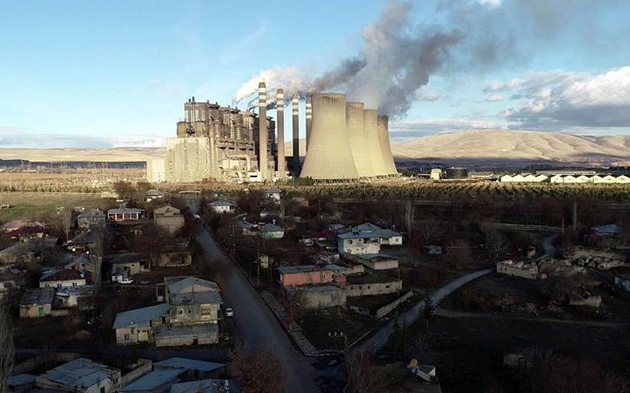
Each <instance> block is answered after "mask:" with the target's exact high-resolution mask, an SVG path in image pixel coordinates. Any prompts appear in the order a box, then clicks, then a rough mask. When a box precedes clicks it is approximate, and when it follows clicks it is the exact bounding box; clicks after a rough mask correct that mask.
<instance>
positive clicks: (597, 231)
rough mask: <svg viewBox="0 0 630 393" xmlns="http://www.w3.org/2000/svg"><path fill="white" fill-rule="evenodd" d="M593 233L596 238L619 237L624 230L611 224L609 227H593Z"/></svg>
mask: <svg viewBox="0 0 630 393" xmlns="http://www.w3.org/2000/svg"><path fill="white" fill-rule="evenodd" d="M591 232H592V233H593V234H594V235H596V236H600V237H601V236H618V235H619V234H620V233H622V232H623V228H621V227H620V226H619V225H617V224H609V225H600V226H597V227H592V228H591Z"/></svg>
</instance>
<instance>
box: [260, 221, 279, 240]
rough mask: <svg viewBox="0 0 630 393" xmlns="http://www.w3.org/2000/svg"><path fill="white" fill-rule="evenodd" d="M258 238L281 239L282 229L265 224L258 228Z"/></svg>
mask: <svg viewBox="0 0 630 393" xmlns="http://www.w3.org/2000/svg"><path fill="white" fill-rule="evenodd" d="M258 236H260V237H262V238H263V239H282V238H283V237H284V229H282V228H281V227H279V226H277V225H275V224H271V223H267V224H265V225H262V226H259V227H258Z"/></svg>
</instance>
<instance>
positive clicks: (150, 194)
mask: <svg viewBox="0 0 630 393" xmlns="http://www.w3.org/2000/svg"><path fill="white" fill-rule="evenodd" d="M165 197H166V193H165V192H164V191H160V190H156V189H154V188H152V189H150V190H148V191H147V198H146V201H147V202H151V201H158V200H162V199H164V198H165Z"/></svg>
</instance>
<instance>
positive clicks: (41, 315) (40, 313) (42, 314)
mask: <svg viewBox="0 0 630 393" xmlns="http://www.w3.org/2000/svg"><path fill="white" fill-rule="evenodd" d="M37 315H38V316H40V317H43V316H44V307H39V308H38V309H37Z"/></svg>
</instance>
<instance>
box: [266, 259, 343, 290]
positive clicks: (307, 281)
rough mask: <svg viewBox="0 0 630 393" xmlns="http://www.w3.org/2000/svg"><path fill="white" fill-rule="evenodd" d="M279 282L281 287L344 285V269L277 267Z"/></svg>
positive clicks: (330, 266) (330, 267) (335, 266)
mask: <svg viewBox="0 0 630 393" xmlns="http://www.w3.org/2000/svg"><path fill="white" fill-rule="evenodd" d="M277 270H278V272H279V273H280V278H279V282H280V285H282V286H283V287H295V286H303V285H320V284H332V283H335V284H341V285H343V284H345V283H346V275H345V273H344V270H345V269H344V268H342V267H341V266H338V265H329V264H326V265H322V266H319V265H297V266H283V267H279V268H278V269H277Z"/></svg>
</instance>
